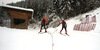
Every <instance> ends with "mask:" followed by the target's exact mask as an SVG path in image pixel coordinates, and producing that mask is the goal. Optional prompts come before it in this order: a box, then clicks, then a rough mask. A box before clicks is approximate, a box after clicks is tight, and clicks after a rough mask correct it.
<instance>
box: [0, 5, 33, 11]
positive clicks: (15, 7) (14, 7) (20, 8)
mask: <svg viewBox="0 0 100 50" xmlns="http://www.w3.org/2000/svg"><path fill="white" fill-rule="evenodd" d="M0 6H3V7H8V8H13V9H19V10H25V11H33V10H32V9H26V8H22V7H17V6H10V5H5V4H1V5H0Z"/></svg>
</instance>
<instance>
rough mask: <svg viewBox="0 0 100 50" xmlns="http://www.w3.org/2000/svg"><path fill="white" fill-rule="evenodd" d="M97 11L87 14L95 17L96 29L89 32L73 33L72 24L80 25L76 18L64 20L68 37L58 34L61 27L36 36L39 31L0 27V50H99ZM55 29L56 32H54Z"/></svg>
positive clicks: (98, 19)
mask: <svg viewBox="0 0 100 50" xmlns="http://www.w3.org/2000/svg"><path fill="white" fill-rule="evenodd" d="M99 11H100V8H98V9H96V10H95V11H93V12H89V13H92V14H95V15H96V17H97V23H96V24H97V25H96V28H95V30H93V31H90V32H81V31H73V26H74V24H78V23H80V21H79V19H78V18H77V17H75V18H72V19H70V20H66V22H67V24H68V27H67V30H68V34H69V35H70V36H63V35H60V34H59V31H60V29H61V26H59V27H57V28H49V29H48V32H49V33H43V34H38V32H39V30H33V29H29V30H21V29H11V28H6V27H0V50H100V31H99V30H100V27H99V26H100V23H99V22H100V17H99V16H100V12H99ZM89 13H88V14H89ZM97 13H99V14H97ZM82 15H85V14H82ZM56 29H58V30H57V31H56ZM43 31H44V30H43ZM54 31H56V32H54ZM50 33H51V34H50ZM63 33H64V30H63ZM51 35H52V36H53V39H52V36H51ZM52 43H53V44H54V45H53V46H52Z"/></svg>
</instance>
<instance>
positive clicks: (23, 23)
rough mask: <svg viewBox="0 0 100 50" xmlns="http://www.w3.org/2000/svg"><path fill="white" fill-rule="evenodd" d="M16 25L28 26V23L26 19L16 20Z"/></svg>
mask: <svg viewBox="0 0 100 50" xmlns="http://www.w3.org/2000/svg"><path fill="white" fill-rule="evenodd" d="M14 25H26V21H25V19H16V18H14Z"/></svg>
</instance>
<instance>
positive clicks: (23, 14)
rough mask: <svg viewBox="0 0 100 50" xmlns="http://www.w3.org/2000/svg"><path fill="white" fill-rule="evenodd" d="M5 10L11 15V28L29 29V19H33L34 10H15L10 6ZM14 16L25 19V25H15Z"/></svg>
mask: <svg viewBox="0 0 100 50" xmlns="http://www.w3.org/2000/svg"><path fill="white" fill-rule="evenodd" d="M4 10H5V11H6V12H7V14H8V15H9V16H11V28H18V29H28V20H29V19H32V12H27V11H22V10H14V9H9V8H4ZM14 18H16V19H24V20H25V25H14Z"/></svg>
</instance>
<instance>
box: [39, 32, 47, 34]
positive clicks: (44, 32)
mask: <svg viewBox="0 0 100 50" xmlns="http://www.w3.org/2000/svg"><path fill="white" fill-rule="evenodd" d="M43 33H48V32H38V34H43Z"/></svg>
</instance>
